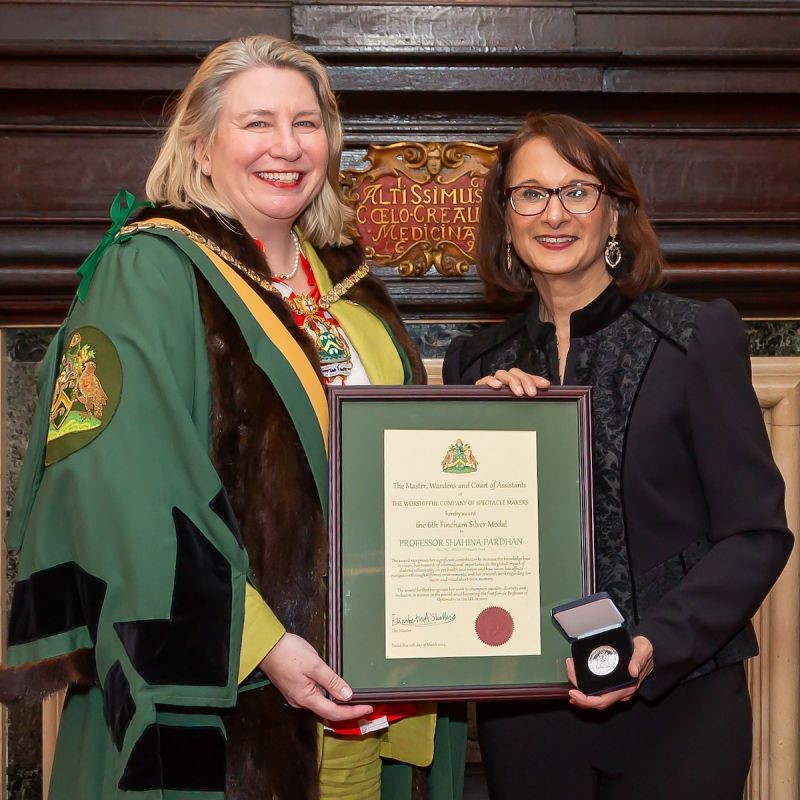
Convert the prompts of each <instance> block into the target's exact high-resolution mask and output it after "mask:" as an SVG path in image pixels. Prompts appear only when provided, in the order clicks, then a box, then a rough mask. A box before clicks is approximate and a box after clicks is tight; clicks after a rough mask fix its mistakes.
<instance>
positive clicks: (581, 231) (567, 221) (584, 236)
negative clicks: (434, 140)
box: [506, 137, 617, 282]
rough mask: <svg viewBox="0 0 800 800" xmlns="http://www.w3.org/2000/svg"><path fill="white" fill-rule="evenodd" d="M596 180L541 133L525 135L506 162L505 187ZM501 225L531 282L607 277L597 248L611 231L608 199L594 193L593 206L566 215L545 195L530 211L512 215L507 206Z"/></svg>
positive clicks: (614, 227)
mask: <svg viewBox="0 0 800 800" xmlns="http://www.w3.org/2000/svg"><path fill="white" fill-rule="evenodd" d="M580 181H582V182H584V183H600V182H601V181H599V180H598V179H597V176H596V175H592V174H591V173H588V172H583V171H582V170H580V169H578V168H577V167H574V166H573V165H572V164H570V163H569V162H568V161H566V160H565V159H563V158H562V157H561V156H560V155H559V154H558V152H557V151H556V150H555V148H554V147H553V146H552V145H551V144H550V142H549V141H548V140H547V139H545V138H544V137H536V138H534V139H529V140H528V141H527V142H525V144H523V145H522V146H521V147H520V149H519V150H518V151H517V152H516V153H515V154H514V156H513V158H512V159H511V162H510V164H509V165H508V170H507V175H506V185H507V186H519V185H521V184H531V185H535V186H541V187H544V188H548V189H552V188H555V187H558V186H566V185H568V184H571V183H574V182H580ZM506 224H507V226H508V233H509V234H510V237H511V243H512V245H513V247H514V250H515V252H516V253H517V255H518V256H519V258H520V259H521V260H522V261H523V263H524V264H525V265H526V266H527V267H528V269H530V270H531V272H532V273H533V277H534V280H535V281H539V280H548V279H554V278H557V277H567V276H569V277H570V278H573V279H576V280H581V281H587V280H588V281H592V282H593V281H595V280H597V281H598V282H601V281H605V280H607V277H608V273H607V272H606V267H605V262H604V260H603V252H604V250H605V246H606V241H607V239H608V236H609V234H616V232H617V210H616V207H615V203H614V201H613V199H612V198H610V197H609V196H608V195H607V194H605V193H604V194H602V195H601V196H600V202H599V203H598V204H597V207H596V208H595V209H594V211H591V212H589V213H588V214H570V213H569V212H568V211H567V210H566V209H565V208H564V206H563V205H561V203H560V202H559V199H558V198H557V197H555V196H553V197H551V198H550V202H549V203H548V205H547V208H546V209H545V210H544V211H543V212H542V213H541V214H538V215H536V216H531V217H525V216H522V215H520V214H517V213H516V211H514V210H513V209H512V208H511V205H510V204H509V205H508V208H507V210H506Z"/></svg>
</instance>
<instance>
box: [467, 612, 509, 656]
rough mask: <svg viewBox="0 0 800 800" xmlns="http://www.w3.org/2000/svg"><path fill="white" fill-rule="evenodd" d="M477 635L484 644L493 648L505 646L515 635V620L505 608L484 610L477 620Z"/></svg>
mask: <svg viewBox="0 0 800 800" xmlns="http://www.w3.org/2000/svg"><path fill="white" fill-rule="evenodd" d="M475 633H476V634H478V638H479V639H480V640H481V641H482V642H483V643H484V644H488V645H491V646H492V647H498V646H499V645H501V644H505V643H506V642H507V641H508V640H509V639H510V638H511V635H512V634H513V633H514V620H513V619H512V618H511V614H509V613H508V611H506V610H505V609H504V608H498V606H490V607H489V608H484V609H483V611H481V613H480V614H478V618H477V619H476V620H475Z"/></svg>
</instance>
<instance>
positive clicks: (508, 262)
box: [506, 241, 512, 273]
mask: <svg viewBox="0 0 800 800" xmlns="http://www.w3.org/2000/svg"><path fill="white" fill-rule="evenodd" d="M511 267H512V264H511V242H508V241H507V242H506V269H507V270H508V271H509V273H510V272H511Z"/></svg>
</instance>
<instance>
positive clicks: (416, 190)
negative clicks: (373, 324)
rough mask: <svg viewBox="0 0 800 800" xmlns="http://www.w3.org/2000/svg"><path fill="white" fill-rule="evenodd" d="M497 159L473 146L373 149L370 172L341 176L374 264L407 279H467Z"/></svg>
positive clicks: (409, 144)
mask: <svg viewBox="0 0 800 800" xmlns="http://www.w3.org/2000/svg"><path fill="white" fill-rule="evenodd" d="M496 155H497V148H496V147H484V146H482V145H478V144H472V143H471V142H397V143H395V144H389V145H370V147H369V149H368V150H367V155H366V156H365V160H366V161H367V163H368V164H369V166H367V167H365V168H364V169H345V170H342V172H340V173H339V175H340V178H341V181H342V184H343V186H344V190H345V196H346V197H347V199H348V200H349V201H350V202H351V203H352V205H353V207H354V208H355V209H356V225H357V226H358V232H359V239H360V240H361V243H362V244H363V245H364V252H365V255H366V258H367V260H368V261H369V262H370V263H372V264H378V265H380V266H395V267H397V270H398V272H399V273H400V274H401V275H402V276H404V277H412V276H413V277H419V276H421V275H424V274H425V273H426V272H428V271H429V270H430V269H431V268H432V267H433V268H434V269H435V270H436V272H438V273H440V274H442V275H448V276H461V275H466V274H467V272H468V271H469V268H470V266H472V265H473V263H474V249H475V234H476V232H477V227H478V217H479V211H480V202H481V193H482V191H483V183H484V177H485V175H486V173H487V172H488V171H489V169H490V167H491V165H492V164H493V163H494V160H495V158H496Z"/></svg>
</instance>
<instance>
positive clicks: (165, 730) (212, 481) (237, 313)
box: [8, 36, 450, 800]
mask: <svg viewBox="0 0 800 800" xmlns="http://www.w3.org/2000/svg"><path fill="white" fill-rule="evenodd" d="M341 148H342V130H341V124H340V120H339V114H338V110H337V107H336V102H335V98H334V96H333V93H332V91H331V88H330V84H329V82H328V78H327V75H326V74H325V71H324V69H323V68H322V66H321V65H320V64H319V63H318V62H317V61H316V60H315V59H314V58H313V57H312V56H310V55H308V54H307V53H305V52H304V51H303V50H301V49H300V48H298V47H297V46H295V45H294V44H292V43H290V42H286V41H282V40H279V39H274V38H272V37H268V36H252V37H248V38H245V39H239V40H234V41H231V42H227V43H226V44H223V45H221V46H220V47H218V48H217V49H216V50H214V51H213V52H212V53H211V54H210V55H209V56H208V57H207V58H206V59H205V61H204V62H203V63H202V65H201V66H200V67H199V69H198V70H197V72H196V74H195V75H194V77H193V78H192V80H191V81H190V83H189V85H188V86H187V88H186V89H185V91H184V92H183V94H182V95H181V97H180V98H179V100H178V102H177V105H176V107H175V112H174V115H173V117H172V121H171V123H170V125H169V129H168V131H167V134H166V136H165V139H164V142H163V145H162V147H161V151H160V153H159V155H158V157H157V159H156V161H155V164H154V166H153V168H152V170H151V172H150V175H149V178H148V181H147V194H148V197H149V199H150V201H151V202H152V204H153V206H154V207H151V208H147V209H146V210H144V211H143V212H142V213H140V214H139V215H138V217H136V218H135V221H133V219H134V217H133V215H132V214H131V212H132V211H133V210H134V208H135V206H134V204H133V203H132V199H131V198H130V197H129V196H125V195H122V194H121V195H120V196H118V198H117V199H116V200H115V203H114V205H113V206H112V219H113V223H114V224H113V225H112V228H111V229H110V231H109V233H108V234H107V235H106V236H105V237H104V239H103V241H102V242H101V244H100V245H99V246H98V248H97V249H96V250H95V251H94V252H93V253H92V254H91V255H90V257H89V258H88V259H87V260H86V262H85V263H84V265H83V267H82V268H81V271H80V274H81V285H80V288H79V290H78V296H77V299H76V301H75V303H74V304H73V307H72V309H71V311H70V314H69V316H68V318H67V320H66V321H65V323H64V325H63V326H62V328H61V329H60V331H59V335H58V336H57V337H56V339H55V341H54V343H53V345H52V346H51V348H50V351H49V353H48V356H47V359H46V361H45V365H44V368H43V372H42V376H43V378H42V381H43V382H42V386H41V390H42V401H41V404H40V408H39V411H38V412H37V417H36V420H35V423H34V429H33V433H32V438H31V444H30V447H29V452H28V456H27V460H26V464H25V468H24V475H23V477H22V479H21V485H20V489H19V494H18V498H17V502H16V506H15V509H14V515H13V518H12V520H11V523H10V526H9V539H8V541H9V546H10V547H11V548H12V549H19V550H20V562H19V563H20V570H19V582H18V583H17V586H16V591H15V595H14V603H13V609H12V622H11V633H10V637H9V648H8V652H9V661H10V662H11V663H13V664H23V663H27V664H31V663H36V662H38V663H39V666H38V667H31V668H27V672H25V671H23V675H25V674H28V675H29V676H30V682H29V685H31V686H33V682H34V680H40V681H41V682H46V680H47V679H48V676H49V678H51V679H53V680H56V681H57V680H58V678H59V676H60V675H66V676H67V678H68V679H69V680H71V682H72V683H73V684H75V683H83V684H85V686H84V688H82V689H81V690H80V691H78V690H75V689H73V690H72V691H71V693H70V695H69V697H68V699H67V703H66V706H65V710H64V716H63V721H62V727H61V732H60V736H59V741H58V746H57V752H56V759H55V765H54V770H53V779H52V785H51V789H50V798H51V800H64V799H65V798H75V797H80V798H82V800H100V799H101V798H102V799H103V800H108V798H115V797H119V798H122V797H129V796H131V797H147V798H155V797H167V796H168V797H170V798H182V797H187V798H188V797H192V798H199V797H221V796H222V795H223V793H224V796H225V797H227V798H237V800H245V799H249V798H253V800H255V798H259V799H261V798H278V799H279V800H305V799H306V798H308V800H314V799H315V798H317V797H320V796H322V797H330V798H334V797H340V798H345V797H346V798H353V799H355V798H377V797H378V796H379V794H380V791H381V777H380V758H379V756H380V752H381V748H382V747H383V748H384V751H386V748H387V747H390V748H391V754H392V756H393V758H395V759H399V760H401V761H406V762H410V763H413V764H417V765H423V766H424V765H426V764H428V763H429V762H430V760H431V756H432V747H433V744H432V742H433V733H434V725H435V719H434V715H433V714H430V713H428V714H419V713H416V710H415V709H408V710H406V714H405V719H402V720H400V721H398V722H396V723H394V724H393V725H392V726H391V727H390V728H388V730H387V729H384V730H382V731H380V732H378V733H372V734H367V735H362V736H355V737H343V736H333V735H330V734H326V736H325V737H324V740H323V738H322V736H321V730H322V728H321V724H320V720H321V719H324V720H327V721H328V722H329V723H330V725H331V726H332V727H335V726H336V724H337V722H341V721H344V720H348V719H353V718H359V717H363V716H365V715H372V716H376V714H375V712H374V711H373V709H371V708H370V707H369V706H363V705H355V706H340V705H337V704H336V703H334V702H332V701H331V700H329V699H327V698H326V696H325V692H330V694H331V695H332V696H333V697H334V698H338V699H347V698H348V697H349V695H350V690H349V688H348V687H347V686H346V685H345V683H344V682H343V681H342V680H341V678H339V677H338V676H337V675H335V674H334V673H333V672H332V671H331V670H330V669H329V668H328V667H327V666H326V664H325V663H324V662H323V660H322V659H321V658H320V655H319V654H320V653H322V652H323V649H324V618H325V613H324V605H325V604H324V597H325V573H326V568H327V538H326V532H325V525H324V509H325V501H326V497H325V491H326V482H327V475H326V436H327V415H326V401H325V386H326V384H330V383H373V384H383V383H385V384H397V383H403V382H422V381H424V378H425V375H424V370H423V368H422V364H421V361H420V359H419V356H418V354H417V352H416V350H415V348H414V345H413V344H412V342H411V340H410V338H409V336H408V334H407V332H406V330H405V329H404V327H403V324H402V322H401V320H400V317H399V315H398V313H397V310H396V308H395V307H394V305H393V303H392V301H391V300H390V298H389V296H388V294H387V292H386V290H385V288H384V287H383V285H382V284H381V283H380V282H379V281H378V280H377V279H376V278H374V277H372V276H371V275H369V273H368V270H367V268H366V267H365V266H364V265H363V262H362V253H361V251H360V249H359V247H358V245H357V244H354V243H353V239H352V226H351V222H352V211H351V209H350V208H349V207H348V206H347V205H346V204H345V203H344V202H343V200H342V197H341V195H340V191H339V188H338V184H337V171H338V165H339V157H340V154H341ZM88 364H92V365H93V366H92V367H91V369H90V370H88V371H89V373H91V376H92V378H93V380H94V381H95V383H93V384H92V387H93V389H94V390H96V392H95V394H94V395H93V396H96V397H100V396H101V395H100V394H99V392H102V393H103V394H104V395H105V396H106V400H105V402H104V404H103V406H102V408H98V407H97V406H96V404H95V405H94V406H92V404H91V402H86V397H87V395H86V393H85V392H83V393H82V390H79V382H80V376H81V375H84V374H86V370H87V369H88ZM54 387H58V391H57V392H56V394H57V396H54ZM76 387H78V388H76ZM81 398H84V399H81ZM45 659H51V660H50V661H48V662H46V664H45V666H44V667H42V666H41V663H42V662H43V660H45ZM87 665H88V669H87ZM87 672H90V673H91V675H89V676H87V675H86V673H87ZM56 673H58V674H57V675H56ZM43 676H44V677H43ZM265 684H266V685H265ZM32 690H33V689H32ZM377 716H379V717H387V718H388V719H391V718H393V717H394V716H398V715H387V714H384V713H383V712H382V711H381V712H379V713H378V714H377ZM399 716H403V714H400V715H399ZM388 719H386V720H383V722H384V724H387V725H388ZM320 742H322V744H321V745H320ZM320 764H321V767H320ZM409 774H410V773H409ZM398 777H399V778H400V779H401V782H403V781H405V782H406V784H407V785H408V786H409V787H410V779H409V777H408V775H405V774H402V773H400V774H398ZM320 786H321V787H322V788H320ZM390 788H391V787H390V786H388V785H386V784H385V785H384V790H386V791H388V790H389V789H390ZM396 796H397V797H402V796H406V797H408V796H410V788H409V789H408V790H407V791H406V792H405V794H403V793H400V794H398V795H396ZM441 796H443V797H447V796H450V795H448V794H445V795H441Z"/></svg>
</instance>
